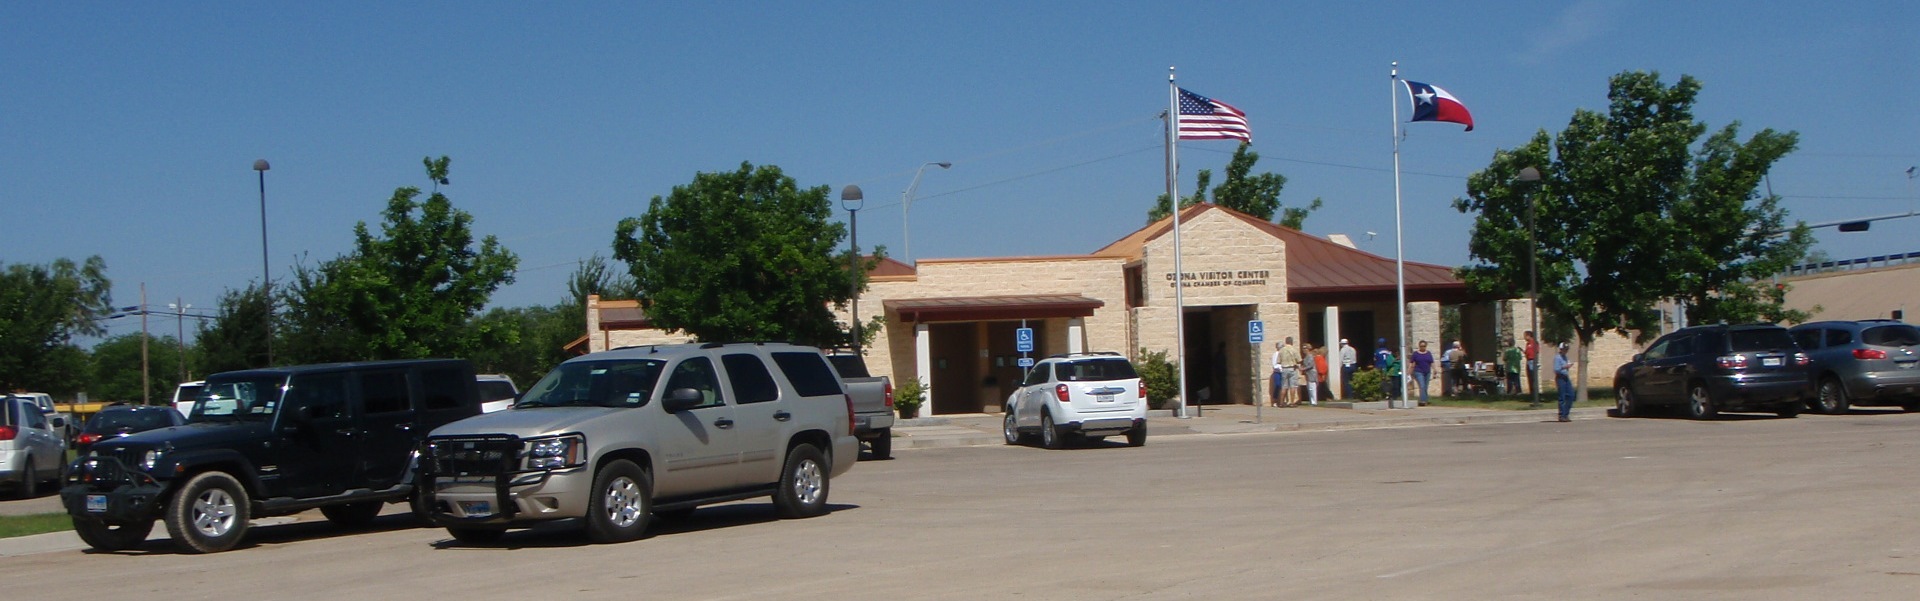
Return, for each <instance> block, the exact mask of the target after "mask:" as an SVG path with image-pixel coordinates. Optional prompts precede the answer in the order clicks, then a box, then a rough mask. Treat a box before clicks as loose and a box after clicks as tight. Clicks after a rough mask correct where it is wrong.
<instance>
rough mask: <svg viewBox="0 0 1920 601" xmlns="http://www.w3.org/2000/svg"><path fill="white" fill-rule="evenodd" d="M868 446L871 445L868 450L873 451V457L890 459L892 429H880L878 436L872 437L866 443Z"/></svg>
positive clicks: (891, 456) (891, 455)
mask: <svg viewBox="0 0 1920 601" xmlns="http://www.w3.org/2000/svg"><path fill="white" fill-rule="evenodd" d="M868 446H869V447H871V449H870V450H872V451H873V458H874V459H879V460H882V461H884V460H887V459H892V458H893V429H892V428H887V429H883V430H881V431H880V436H879V437H878V438H875V439H873V441H872V442H870V443H868Z"/></svg>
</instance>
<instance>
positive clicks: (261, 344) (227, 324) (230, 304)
mask: <svg viewBox="0 0 1920 601" xmlns="http://www.w3.org/2000/svg"><path fill="white" fill-rule="evenodd" d="M271 310H272V307H270V306H269V305H268V303H267V291H266V289H265V288H263V287H261V286H259V285H257V284H255V285H249V286H247V288H246V289H245V290H227V291H226V292H225V293H223V294H221V295H220V304H219V306H218V307H217V308H216V309H215V312H214V317H213V323H212V324H207V323H206V322H201V326H200V333H199V334H198V335H197V336H196V337H195V338H194V349H195V350H196V351H198V352H199V354H200V358H199V361H200V366H201V369H203V370H205V371H206V373H219V372H223V371H234V370H241V369H253V368H258V367H267V365H268V364H267V334H268V331H267V319H268V318H269V317H268V316H269V312H270V311H271ZM282 346H285V345H282Z"/></svg>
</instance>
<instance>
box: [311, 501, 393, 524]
mask: <svg viewBox="0 0 1920 601" xmlns="http://www.w3.org/2000/svg"><path fill="white" fill-rule="evenodd" d="M383 505H386V504H385V503H381V502H379V501H363V502H360V503H347V504H345V505H328V506H325V507H321V508H320V515H324V516H327V521H329V522H333V523H334V525H336V526H340V527H342V528H359V527H362V526H366V525H367V524H371V523H373V518H377V517H380V508H381V506H383Z"/></svg>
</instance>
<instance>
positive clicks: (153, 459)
mask: <svg viewBox="0 0 1920 601" xmlns="http://www.w3.org/2000/svg"><path fill="white" fill-rule="evenodd" d="M156 465H160V452H159V451H147V454H145V455H141V456H140V469H143V470H147V471H149V472H151V471H153V466H156Z"/></svg>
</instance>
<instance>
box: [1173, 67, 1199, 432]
mask: <svg viewBox="0 0 1920 601" xmlns="http://www.w3.org/2000/svg"><path fill="white" fill-rule="evenodd" d="M1179 149H1180V86H1177V85H1174V83H1173V67H1167V202H1168V204H1170V205H1172V206H1173V349H1174V355H1173V357H1174V359H1173V365H1174V369H1177V370H1179V371H1180V417H1188V416H1187V296H1186V290H1187V289H1186V285H1185V284H1184V283H1182V282H1181V278H1182V277H1184V276H1183V274H1182V273H1181V271H1180V194H1179V191H1178V190H1177V188H1178V186H1179V183H1180V153H1179ZM1202 411H1204V410H1203V409H1201V408H1200V405H1199V404H1198V403H1195V404H1194V406H1193V414H1194V416H1199V415H1200V413H1201V412H1202Z"/></svg>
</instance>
